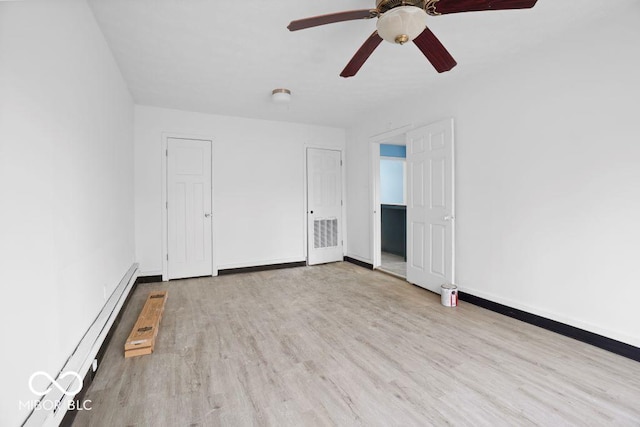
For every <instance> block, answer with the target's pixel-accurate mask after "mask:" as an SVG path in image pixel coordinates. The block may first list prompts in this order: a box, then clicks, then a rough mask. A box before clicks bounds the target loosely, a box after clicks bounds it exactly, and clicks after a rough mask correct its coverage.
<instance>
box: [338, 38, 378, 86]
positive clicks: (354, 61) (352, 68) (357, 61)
mask: <svg viewBox="0 0 640 427" xmlns="http://www.w3.org/2000/svg"><path fill="white" fill-rule="evenodd" d="M380 43H382V37H380V36H379V35H378V32H377V31H374V32H373V34H371V35H370V36H369V38H368V39H367V40H366V41H365V42H364V44H363V45H362V46H361V47H360V49H358V51H357V52H356V54H355V55H353V58H351V61H349V63H348V64H347V66H346V67H344V70H342V72H341V73H340V77H353V76H355V75H356V73H357V72H358V71H359V70H360V68H361V67H362V65H363V64H364V63H365V62H366V61H367V59H369V57H370V56H371V54H372V53H373V51H374V50H376V48H377V47H378V46H379V45H380Z"/></svg>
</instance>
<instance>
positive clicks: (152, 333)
mask: <svg viewBox="0 0 640 427" xmlns="http://www.w3.org/2000/svg"><path fill="white" fill-rule="evenodd" d="M166 301H167V291H157V292H151V293H150V294H149V296H148V297H147V301H146V302H145V303H144V307H142V311H141V312H140V315H139V316H138V320H137V321H136V324H135V325H134V326H133V330H132V331H131V334H129V338H127V341H126V343H125V344H124V357H134V356H142V355H145V354H151V353H153V349H154V347H155V343H156V336H157V335H158V327H159V326H160V319H162V313H163V312H164V304H165V302H166Z"/></svg>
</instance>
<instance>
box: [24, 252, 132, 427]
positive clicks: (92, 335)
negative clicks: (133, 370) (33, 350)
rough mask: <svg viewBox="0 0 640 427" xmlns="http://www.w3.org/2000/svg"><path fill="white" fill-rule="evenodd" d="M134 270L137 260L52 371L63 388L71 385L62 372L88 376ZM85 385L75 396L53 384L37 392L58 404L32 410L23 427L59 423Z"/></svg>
mask: <svg viewBox="0 0 640 427" xmlns="http://www.w3.org/2000/svg"><path fill="white" fill-rule="evenodd" d="M137 274H138V264H137V263H134V264H133V265H131V267H130V268H129V270H128V271H127V273H126V274H125V275H124V277H123V278H122V280H120V283H119V284H118V286H117V287H116V289H115V290H114V291H113V293H112V294H111V296H110V297H109V299H108V300H107V302H106V303H105V305H104V306H103V307H102V310H101V311H100V313H99V314H98V316H97V317H96V318H95V320H94V321H93V323H92V324H91V326H89V329H87V332H85V334H84V336H83V337H82V339H81V340H80V342H79V343H78V345H77V346H76V348H75V350H74V351H73V353H71V355H70V356H69V358H68V359H67V362H66V363H65V365H64V367H63V368H62V369H61V370H60V372H59V373H58V374H57V375H56V378H55V380H56V382H57V383H58V384H64V385H67V388H68V387H71V385H72V381H73V379H71V378H70V376H66V378H65V377H64V376H62V374H65V373H68V372H76V373H78V374H79V375H80V377H81V378H82V379H83V380H85V379H87V378H90V375H89V373H90V370H91V368H92V366H93V361H94V359H95V358H96V356H97V355H98V352H99V351H100V348H101V347H102V344H103V342H104V341H105V339H106V337H107V335H108V333H109V331H110V329H111V326H112V325H113V323H114V321H115V319H116V317H117V316H118V314H119V313H120V310H121V309H122V307H123V305H124V303H125V301H126V300H127V297H128V296H129V294H130V292H131V290H132V288H133V286H134V284H135V281H136V278H137ZM85 382H86V381H85ZM86 388H87V384H83V389H82V390H81V391H80V392H79V393H78V394H77V395H76V396H67V395H65V394H64V393H63V392H62V391H60V390H59V389H58V388H57V387H51V391H49V392H48V393H47V394H45V395H44V396H41V398H40V399H41V401H45V400H46V401H52V402H60V404H59V405H58V406H57V408H51V409H50V410H47V409H48V408H47V409H44V408H39V409H37V410H33V411H32V412H31V413H30V414H29V416H28V417H27V419H26V420H25V421H24V423H23V427H36V426H37V427H42V426H47V427H48V426H58V425H61V424H63V420H64V419H65V415H66V414H67V409H68V407H69V405H68V403H69V402H70V401H71V400H78V399H79V397H81V396H82V395H83V394H84V392H85V391H86Z"/></svg>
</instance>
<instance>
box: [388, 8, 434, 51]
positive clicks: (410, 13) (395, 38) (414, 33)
mask: <svg viewBox="0 0 640 427" xmlns="http://www.w3.org/2000/svg"><path fill="white" fill-rule="evenodd" d="M426 18H427V12H425V11H424V10H423V9H421V8H419V7H416V6H399V7H396V8H393V9H391V10H390V11H388V12H385V13H383V14H382V15H380V17H379V18H378V22H377V23H376V27H377V29H378V35H380V37H382V39H383V40H386V41H388V42H391V43H399V44H404V43H406V42H409V41H411V40H413V39H415V38H416V37H418V36H419V35H420V34H421V33H422V32H423V31H424V29H425V27H426Z"/></svg>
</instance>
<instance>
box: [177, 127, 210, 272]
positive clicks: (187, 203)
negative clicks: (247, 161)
mask: <svg viewBox="0 0 640 427" xmlns="http://www.w3.org/2000/svg"><path fill="white" fill-rule="evenodd" d="M211 223H212V216H211V141H200V140H194V139H178V138H168V139H167V255H168V256H167V275H168V278H169V279H179V278H184V277H197V276H210V275H211V274H212V272H213V258H212V235H211Z"/></svg>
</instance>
